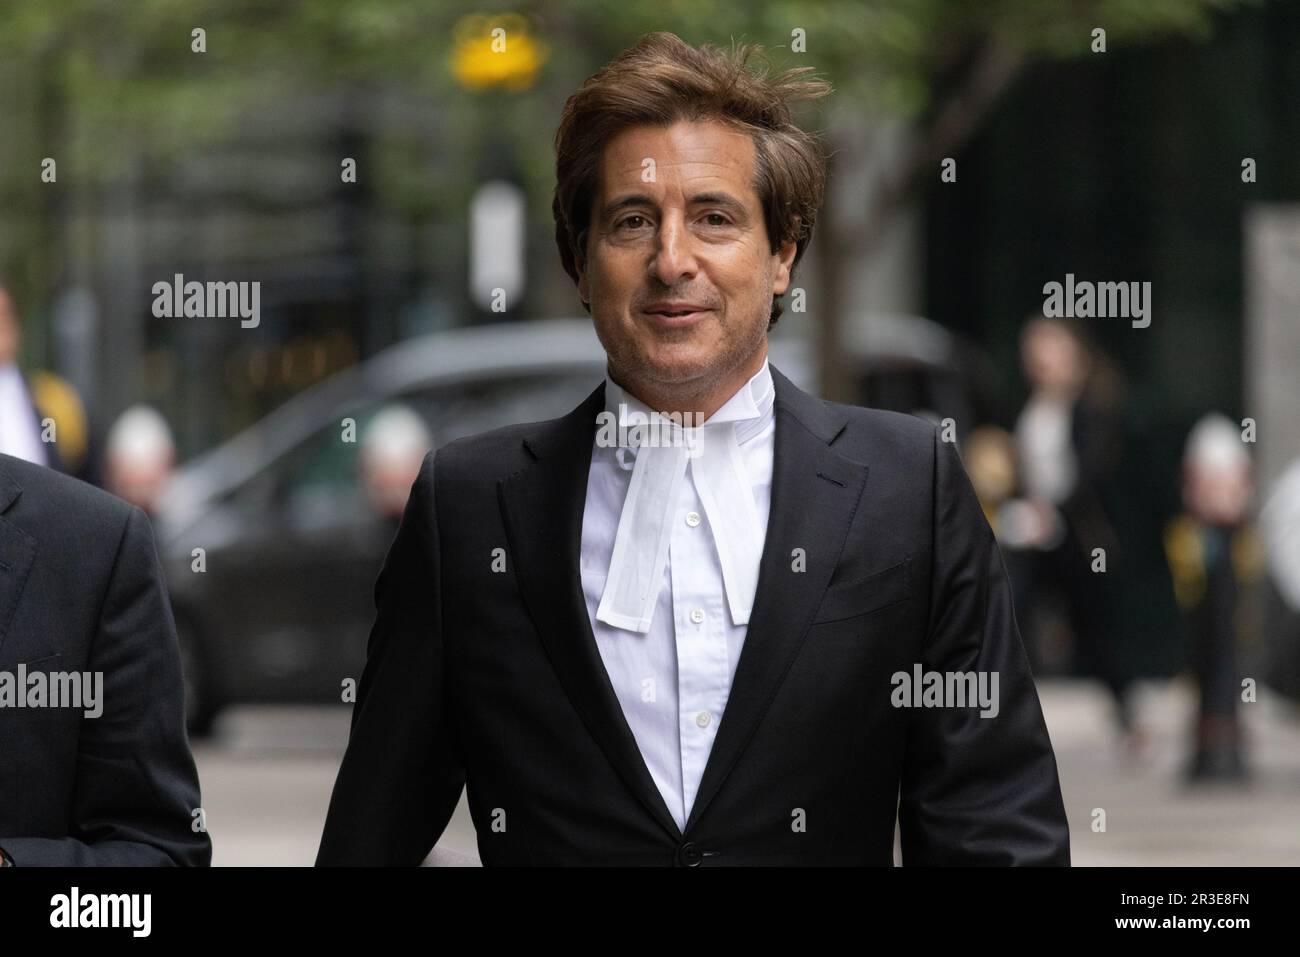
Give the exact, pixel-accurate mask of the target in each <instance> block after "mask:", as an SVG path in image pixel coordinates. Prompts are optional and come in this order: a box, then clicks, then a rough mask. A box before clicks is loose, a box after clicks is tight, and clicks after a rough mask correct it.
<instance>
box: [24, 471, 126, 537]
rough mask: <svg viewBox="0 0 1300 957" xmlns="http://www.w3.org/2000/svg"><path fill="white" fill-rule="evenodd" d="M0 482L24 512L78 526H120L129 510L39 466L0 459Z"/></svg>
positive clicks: (116, 500) (100, 491)
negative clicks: (14, 493)
mask: <svg viewBox="0 0 1300 957" xmlns="http://www.w3.org/2000/svg"><path fill="white" fill-rule="evenodd" d="M0 480H4V481H6V482H7V483H8V484H9V485H11V486H12V487H13V488H14V489H15V490H16V491H17V492H19V493H21V497H20V498H19V499H18V500H19V503H20V505H21V507H22V510H23V511H24V512H26V511H29V510H30V511H32V512H33V513H39V514H40V515H41V516H42V517H43V520H44V517H45V516H49V515H66V516H69V517H75V519H76V521H78V522H87V521H89V522H94V523H101V522H102V523H106V524H115V525H117V526H119V527H120V526H121V525H122V524H123V523H124V522H125V521H126V519H127V517H128V516H129V515H130V513H131V510H132V508H133V506H131V505H130V504H128V503H127V502H125V501H123V500H122V499H120V498H118V497H117V496H115V495H110V494H109V493H108V492H105V491H104V490H103V489H100V488H96V487H95V486H93V485H91V484H89V483H87V482H83V481H81V479H78V478H73V477H72V476H71V475H65V474H63V473H62V472H59V471H56V470H55V469H51V468H46V467H45V466H43V465H34V464H32V463H31V462H27V461H24V460H23V459H18V458H14V457H13V456H11V455H0Z"/></svg>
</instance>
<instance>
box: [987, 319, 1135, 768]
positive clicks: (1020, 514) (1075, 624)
mask: <svg viewBox="0 0 1300 957" xmlns="http://www.w3.org/2000/svg"><path fill="white" fill-rule="evenodd" d="M1020 355H1021V363H1022V366H1023V369H1024V374H1025V378H1026V379H1027V380H1028V383H1029V389H1030V391H1029V398H1028V401H1027V402H1026V403H1025V406H1024V408H1023V409H1022V411H1021V413H1020V416H1019V418H1018V419H1017V421H1016V426H1015V441H1016V453H1017V455H1016V458H1017V467H1018V468H1017V471H1018V474H1019V479H1020V481H1019V486H1020V488H1019V491H1020V498H1019V499H1018V500H1017V501H1016V503H1015V505H1014V507H1013V509H1012V510H1011V511H1009V512H1008V516H1009V518H1011V519H1012V520H1011V521H1010V522H1009V523H1008V524H1009V526H1010V527H1008V528H1007V529H1006V531H1007V532H1008V533H1009V534H1008V539H1009V541H1010V542H1012V543H1014V546H1015V547H1016V548H1017V549H1019V555H1018V556H1017V560H1015V561H1013V562H1012V563H1011V565H1012V579H1013V582H1014V583H1015V590H1016V598H1017V600H1016V607H1017V610H1018V612H1019V613H1020V615H1021V617H1022V619H1023V620H1024V622H1025V623H1026V624H1025V627H1026V630H1027V631H1028V632H1029V633H1030V635H1031V636H1032V640H1034V641H1037V642H1042V641H1043V640H1044V633H1043V632H1042V630H1041V625H1042V622H1043V617H1044V616H1043V612H1044V611H1045V607H1050V605H1051V604H1054V603H1059V604H1061V605H1062V606H1063V609H1064V611H1065V614H1066V618H1067V620H1068V624H1069V631H1070V635H1071V639H1072V642H1073V651H1074V656H1075V661H1076V668H1077V669H1078V670H1079V671H1080V672H1081V673H1084V674H1089V675H1093V676H1095V677H1097V678H1099V679H1100V680H1101V681H1102V683H1103V684H1104V685H1105V686H1106V688H1107V690H1108V691H1109V692H1110V694H1111V697H1112V700H1113V702H1114V706H1115V707H1114V711H1115V717H1116V719H1117V721H1118V725H1119V728H1120V731H1121V733H1122V734H1123V736H1124V738H1125V743H1126V745H1127V746H1128V747H1129V748H1130V750H1131V751H1133V752H1136V753H1141V752H1142V751H1143V749H1144V748H1145V747H1146V744H1147V738H1146V735H1145V732H1144V731H1143V730H1142V729H1141V728H1140V727H1138V726H1137V724H1136V723H1135V720H1134V715H1133V713H1132V707H1131V702H1130V700H1129V695H1128V691H1129V684H1130V682H1131V680H1132V675H1131V674H1130V673H1129V672H1128V671H1127V669H1126V668H1125V667H1124V666H1123V664H1122V662H1121V659H1120V654H1119V648H1118V647H1117V642H1118V638H1119V635H1118V634H1117V630H1116V629H1115V627H1114V621H1115V617H1116V615H1117V610H1116V601H1115V598H1114V596H1113V594H1112V593H1111V591H1112V590H1111V588H1110V584H1111V582H1114V581H1115V580H1116V579H1117V578H1119V577H1122V576H1115V575H1114V574H1113V572H1114V567H1115V565H1116V563H1117V562H1119V561H1121V560H1122V559H1123V555H1122V553H1121V547H1120V538H1119V535H1118V534H1117V530H1116V527H1115V523H1114V522H1113V520H1112V518H1111V516H1110V514H1109V509H1108V507H1107V503H1106V501H1105V499H1106V497H1107V493H1108V492H1113V491H1114V490H1115V488H1116V486H1117V485H1118V483H1117V482H1116V479H1115V473H1116V469H1117V466H1118V463H1119V460H1120V457H1121V456H1122V453H1123V443H1124V401H1125V394H1124V391H1125V390H1124V386H1123V382H1122V379H1121V378H1120V376H1119V374H1118V372H1117V371H1116V370H1115V368H1114V367H1113V365H1112V364H1111V363H1109V362H1108V361H1107V360H1106V359H1105V358H1104V357H1103V356H1102V355H1101V354H1100V353H1099V351H1098V350H1097V349H1096V348H1095V347H1094V346H1093V345H1092V343H1091V341H1090V339H1089V338H1088V337H1087V336H1085V334H1084V332H1083V330H1082V329H1081V328H1080V327H1079V326H1078V325H1077V324H1075V323H1071V322H1068V321H1066V320H1062V319H1055V318H1044V317H1041V316H1035V317H1033V318H1031V319H1030V320H1029V321H1028V322H1027V323H1026V324H1025V326H1024V329H1023V331H1022V334H1021V341H1020ZM1120 494H1122V490H1120ZM1098 548H1100V549H1104V560H1105V562H1106V569H1107V571H1106V572H1100V571H1095V570H1094V568H1096V567H1097V564H1096V563H1097V555H1096V553H1095V552H1094V550H1095V549H1098ZM1108 575H1109V576H1110V577H1107V576H1108ZM1039 654H1042V649H1040V650H1039Z"/></svg>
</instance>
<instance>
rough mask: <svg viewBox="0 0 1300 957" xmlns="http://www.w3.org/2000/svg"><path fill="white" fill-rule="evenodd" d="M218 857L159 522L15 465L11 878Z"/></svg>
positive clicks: (9, 486) (4, 705)
mask: <svg viewBox="0 0 1300 957" xmlns="http://www.w3.org/2000/svg"><path fill="white" fill-rule="evenodd" d="M56 688H62V689H63V691H62V693H61V694H56V692H55V689H56ZM38 689H39V694H38ZM211 856H212V844H211V841H210V840H209V838H208V834H207V831H206V822H205V821H204V817H203V813H202V808H201V805H200V801H199V782H198V775H197V773H196V770H195V767H194V759H193V757H192V756H191V754H190V747H189V741H188V740H187V737H186V733H185V724H184V687H183V683H182V679H181V664H180V652H179V649H178V647H177V641H176V626H175V624H174V622H173V619H172V613H171V607H170V605H169V603H168V600H167V592H166V587H165V585H164V583H163V578H162V571H161V568H160V566H159V563H158V557H157V554H156V552H155V550H154V545H153V536H152V533H151V531H150V528H149V523H148V520H147V519H146V518H145V516H144V513H143V512H141V511H140V510H139V509H138V508H134V507H132V506H129V505H127V504H126V503H125V502H122V501H120V500H119V499H116V498H113V497H112V496H111V495H109V494H108V493H106V492H102V491H100V490H98V489H96V488H93V487H92V486H90V485H87V484H85V483H83V482H80V481H78V480H76V479H73V478H70V477H68V476H65V475H62V474H60V473H58V472H55V471H53V470H51V469H49V468H45V467H42V466H38V465H33V464H31V463H29V462H24V461H22V460H20V459H16V458H13V457H12V456H8V455H0V862H2V863H3V865H4V866H18V867H26V866H32V865H35V866H41V865H73V866H76V865H108V866H126V865H207V864H208V863H210V861H211Z"/></svg>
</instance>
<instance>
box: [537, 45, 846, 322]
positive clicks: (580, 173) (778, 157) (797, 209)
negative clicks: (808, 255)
mask: <svg viewBox="0 0 1300 957" xmlns="http://www.w3.org/2000/svg"><path fill="white" fill-rule="evenodd" d="M755 54H757V55H758V59H759V61H760V62H761V63H762V66H761V68H760V69H758V70H751V69H749V67H748V61H749V59H750V57H751V56H754V55H755ZM812 69H813V68H812V67H797V68H795V69H790V70H786V71H783V72H781V73H776V74H773V73H772V72H771V71H770V68H769V67H768V65H767V63H766V60H765V58H764V57H763V55H762V48H761V47H758V46H756V45H754V44H742V45H740V46H733V49H732V51H731V53H730V54H728V53H726V52H724V51H721V50H719V49H717V48H716V47H714V46H712V45H710V44H702V45H701V46H700V47H698V48H697V47H693V46H691V45H690V44H688V43H686V42H685V41H683V40H682V39H681V38H679V37H677V36H676V35H675V34H672V33H662V32H660V33H649V34H647V35H646V36H644V37H642V38H641V40H639V41H638V42H637V43H636V44H635V45H634V46H632V47H630V48H628V49H627V50H625V51H624V52H623V53H621V54H619V55H618V56H617V57H615V58H614V59H613V60H611V61H610V62H609V63H608V64H607V65H606V66H605V67H604V68H602V69H601V70H600V71H599V72H597V73H595V74H593V75H592V76H590V77H588V78H587V80H586V81H585V82H584V83H583V84H582V86H581V87H579V88H578V90H577V92H576V93H574V94H573V95H572V96H570V97H569V99H568V101H567V102H566V103H565V104H564V113H563V115H562V116H561V118H560V125H559V128H558V129H557V130H556V132H555V198H554V201H553V202H552V211H553V212H554V214H555V242H556V245H558V246H559V247H560V260H561V262H562V263H563V265H564V271H565V272H567V273H568V274H569V275H570V276H571V277H572V278H573V280H574V282H577V281H578V263H579V262H581V261H583V260H585V258H586V246H587V230H588V227H589V224H590V222H591V207H592V203H593V202H594V198H595V194H596V189H597V186H598V182H599V173H600V161H601V154H602V152H603V150H604V147H605V144H606V143H608V142H609V141H610V140H611V139H612V138H613V137H614V136H616V135H617V134H618V133H620V132H622V131H623V130H625V129H627V128H629V127H633V126H645V125H650V126H669V125H671V124H672V123H674V122H676V121H678V120H688V121H697V120H720V121H722V122H725V123H728V124H730V125H732V126H735V127H736V128H738V129H739V130H741V131H742V132H746V133H748V134H749V135H750V137H751V138H752V139H753V141H754V156H755V164H754V165H755V170H754V188H755V191H756V192H757V193H758V196H759V199H760V200H761V201H762V204H763V219H764V223H765V225H766V227H767V235H768V240H769V242H770V244H771V249H772V252H773V253H775V252H776V251H777V250H778V249H779V248H780V247H781V246H782V245H783V244H785V243H787V242H790V241H791V240H793V241H794V242H795V244H796V248H795V254H794V263H793V264H791V270H790V272H791V277H792V278H793V275H794V266H795V265H797V264H798V262H799V260H800V259H801V258H802V257H803V253H804V250H805V249H806V248H807V247H808V242H809V240H810V239H812V231H813V225H814V223H815V222H816V219H817V210H818V208H819V207H820V206H821V202H822V193H823V191H824V189H825V184H826V160H825V156H824V154H823V152H822V148H821V144H820V142H819V141H818V139H817V138H816V137H815V136H813V135H811V134H809V133H806V132H804V131H803V130H802V129H800V128H799V127H798V126H796V125H795V123H794V120H793V118H792V114H791V104H792V103H794V102H796V101H798V100H808V99H816V98H819V97H822V96H825V95H826V94H828V93H830V91H831V88H830V84H828V83H826V82H824V81H822V80H819V79H815V78H812V77H806V76H805V75H806V74H808V73H810V72H812ZM780 300H781V297H780V296H774V297H773V299H772V316H771V320H770V323H769V326H770V325H771V324H772V323H775V322H776V320H777V318H778V317H779V316H780V315H781V301H780ZM584 306H586V308H587V311H588V312H590V311H591V307H590V306H589V305H587V304H586V303H584Z"/></svg>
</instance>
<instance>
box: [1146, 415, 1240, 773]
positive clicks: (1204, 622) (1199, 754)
mask: <svg viewBox="0 0 1300 957" xmlns="http://www.w3.org/2000/svg"><path fill="white" fill-rule="evenodd" d="M1252 487H1253V479H1252V468H1251V461H1250V455H1249V453H1248V452H1247V451H1246V445H1245V443H1244V442H1243V441H1242V439H1241V434H1240V431H1239V430H1238V428H1237V426H1235V425H1234V424H1233V423H1232V422H1231V421H1230V420H1229V419H1228V418H1227V417H1225V416H1223V415H1218V414H1213V415H1207V416H1205V417H1204V418H1202V419H1201V420H1200V421H1199V422H1198V423H1197V424H1196V426H1195V427H1194V428H1193V429H1192V431H1191V433H1190V434H1189V435H1188V438H1187V445H1186V451H1185V453H1184V456H1183V501H1184V503H1185V506H1186V514H1185V515H1184V516H1182V517H1181V518H1180V519H1178V520H1176V521H1175V522H1174V523H1172V524H1171V526H1170V529H1169V532H1168V534H1167V536H1166V541H1167V547H1168V550H1169V553H1170V564H1171V566H1172V567H1173V568H1174V570H1175V578H1174V581H1175V585H1176V588H1177V591H1178V596H1179V599H1180V603H1181V604H1182V605H1183V610H1184V613H1185V615H1186V622H1187V629H1188V638H1189V640H1190V645H1191V661H1192V666H1193V671H1194V674H1195V676H1196V683H1197V687H1198V689H1199V692H1200V708H1199V714H1198V716H1197V720H1196V727H1195V729H1194V732H1193V741H1194V746H1193V756H1192V760H1191V763H1190V765H1189V766H1188V769H1187V775H1188V777H1189V778H1190V779H1192V780H1207V779H1239V778H1243V777H1245V776H1246V773H1247V768H1246V761H1245V750H1244V747H1243V743H1242V738H1241V726H1240V722H1239V720H1238V714H1237V702H1238V697H1239V695H1240V693H1241V668H1240V666H1239V664H1238V657H1237V645H1238V637H1239V634H1238V633H1239V627H1238V615H1239V612H1240V611H1241V606H1242V602H1241V600H1240V593H1241V590H1242V588H1243V586H1245V585H1247V584H1249V583H1250V582H1252V581H1253V580H1254V578H1255V577H1257V572H1258V569H1259V565H1260V546H1259V545H1258V544H1257V543H1256V542H1255V539H1254V535H1253V530H1252V528H1251V526H1250V524H1249V523H1248V521H1247V512H1248V509H1249V507H1250V504H1251V498H1252Z"/></svg>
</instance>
